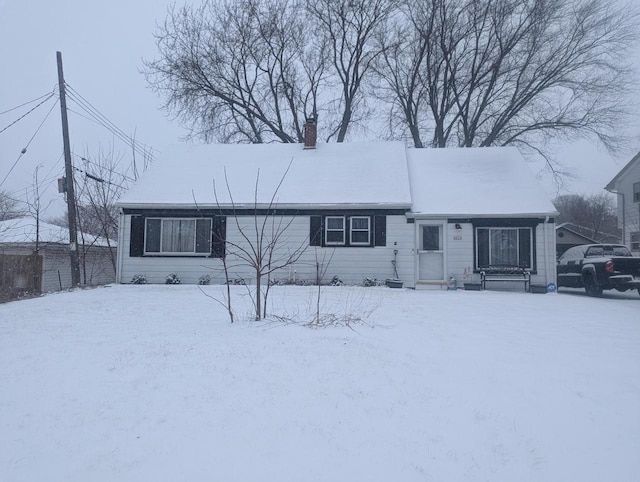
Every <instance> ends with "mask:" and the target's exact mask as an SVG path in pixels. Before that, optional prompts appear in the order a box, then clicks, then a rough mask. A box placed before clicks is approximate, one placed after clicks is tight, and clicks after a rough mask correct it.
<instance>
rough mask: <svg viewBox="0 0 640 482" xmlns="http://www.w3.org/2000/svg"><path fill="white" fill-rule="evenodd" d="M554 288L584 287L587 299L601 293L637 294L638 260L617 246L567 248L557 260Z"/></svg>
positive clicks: (627, 250)
mask: <svg viewBox="0 0 640 482" xmlns="http://www.w3.org/2000/svg"><path fill="white" fill-rule="evenodd" d="M557 269H558V271H557V275H558V287H560V286H566V287H569V288H584V289H585V290H586V292H587V294H588V295H589V296H601V295H602V291H603V290H611V289H616V290H618V291H627V290H633V289H637V290H638V293H639V294H640V258H637V257H634V256H633V255H632V254H631V252H630V251H629V249H628V248H627V247H626V246H624V245H620V244H585V245H581V246H574V247H573V248H569V249H568V250H567V251H565V253H564V254H563V255H562V256H560V259H558V267H557Z"/></svg>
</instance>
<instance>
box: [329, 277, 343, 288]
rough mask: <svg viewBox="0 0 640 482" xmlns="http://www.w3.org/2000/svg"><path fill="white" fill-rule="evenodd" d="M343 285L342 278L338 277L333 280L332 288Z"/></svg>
mask: <svg viewBox="0 0 640 482" xmlns="http://www.w3.org/2000/svg"><path fill="white" fill-rule="evenodd" d="M342 285H344V282H343V281H342V280H341V279H340V278H338V275H336V276H334V277H333V278H331V286H342Z"/></svg>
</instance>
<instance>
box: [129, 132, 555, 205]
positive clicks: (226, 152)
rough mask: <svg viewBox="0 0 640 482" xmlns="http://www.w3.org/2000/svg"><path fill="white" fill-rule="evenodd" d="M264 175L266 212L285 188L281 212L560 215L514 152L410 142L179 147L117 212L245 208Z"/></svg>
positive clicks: (261, 187) (156, 165)
mask: <svg viewBox="0 0 640 482" xmlns="http://www.w3.org/2000/svg"><path fill="white" fill-rule="evenodd" d="M289 164H291V165H290V168H289V171H288V172H287V168H288V167H289ZM258 173H259V181H258V197H257V201H258V202H257V204H258V205H266V204H269V202H270V201H271V197H272V196H273V194H274V192H275V191H276V189H277V186H278V183H280V181H282V184H281V186H280V187H279V190H278V194H277V196H276V199H275V200H274V202H275V203H276V204H277V205H278V206H280V207H286V206H294V207H300V206H311V207H314V206H323V207H327V206H335V207H398V208H407V209H408V208H411V212H412V213H413V214H415V215H416V216H429V215H434V216H435V215H437V216H464V217H466V216H508V215H516V216H517V215H532V214H533V215H540V214H544V215H546V214H551V215H553V214H555V213H556V209H555V207H554V206H553V204H552V203H551V201H550V200H549V198H548V196H547V195H546V193H545V192H544V191H543V190H542V188H541V187H540V184H539V183H538V181H537V179H536V178H535V176H534V175H533V173H532V172H531V171H530V170H529V168H528V166H527V164H526V162H525V160H524V159H523V157H522V155H521V154H520V153H519V151H518V150H517V149H516V148H515V147H482V148H447V149H429V148H425V149H411V148H409V149H407V148H406V147H405V146H404V144H403V143H401V142H366V143H364V142H361V143H332V144H323V143H320V144H318V146H317V148H316V149H303V147H302V144H182V145H176V146H174V147H172V148H170V149H168V150H166V151H165V152H164V153H163V155H162V156H161V157H160V159H158V160H157V161H155V162H154V163H153V164H152V165H151V166H150V167H149V169H148V171H147V172H146V173H145V174H144V175H143V176H142V178H141V180H140V181H138V183H137V184H136V185H135V186H133V187H132V188H131V189H130V190H129V191H128V192H127V193H126V194H125V195H123V196H122V198H121V199H120V201H119V203H118V204H119V205H120V206H123V207H176V208H180V207H192V206H193V205H194V204H198V205H199V206H201V207H207V206H216V205H217V204H220V205H221V206H228V205H230V204H231V202H232V199H231V197H230V196H229V191H230V192H231V195H232V196H233V203H234V204H235V205H236V206H238V207H241V206H253V205H254V197H255V187H256V186H255V185H256V178H257V176H258ZM285 173H286V176H285ZM225 175H226V179H227V180H228V183H229V191H228V190H227V186H226V181H225ZM283 176H284V179H283ZM214 182H215V191H214ZM216 193H217V201H216Z"/></svg>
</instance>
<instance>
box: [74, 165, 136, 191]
mask: <svg viewBox="0 0 640 482" xmlns="http://www.w3.org/2000/svg"><path fill="white" fill-rule="evenodd" d="M73 170H74V171H77V172H81V173H82V174H84V176H85V177H88V178H89V179H91V180H92V181H96V182H99V183H103V184H109V185H110V186H115V187H119V188H121V189H126V187H125V186H122V185H120V184H116V183H113V182H111V181H107V180H106V179H102V178H100V177H98V176H94V175H93V174H91V173H89V172H87V171H84V170H82V169H80V168H79V167H75V166H73Z"/></svg>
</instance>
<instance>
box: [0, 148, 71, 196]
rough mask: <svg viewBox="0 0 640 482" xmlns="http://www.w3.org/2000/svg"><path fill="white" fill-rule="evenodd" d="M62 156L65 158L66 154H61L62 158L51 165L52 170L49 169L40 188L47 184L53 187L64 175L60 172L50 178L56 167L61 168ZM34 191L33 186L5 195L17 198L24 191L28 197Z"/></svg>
mask: <svg viewBox="0 0 640 482" xmlns="http://www.w3.org/2000/svg"><path fill="white" fill-rule="evenodd" d="M62 156H64V154H60V156H59V157H58V160H57V161H55V163H54V164H52V165H51V168H50V169H49V171H48V172H47V174H46V175H45V176H44V179H43V180H42V181H40V182H39V183H38V186H40V187H41V186H43V185H44V184H46V183H49V184H48V185H51V183H52V182H53V181H55V180H57V179H58V178H59V177H60V176H61V175H63V174H64V172H60V170H59V172H58V174H56V175H54V176H52V177H49V176H51V173H52V172H53V170H54V169H55V168H56V167H58V168H60V166H59V165H58V163H59V162H60V160H61V159H62ZM62 171H64V169H62ZM33 190H34V188H33V186H27V187H22V188H20V189H16V190H15V191H9V192H6V193H5V194H8V195H9V196H15V195H18V194H20V193H22V192H23V191H24V193H25V196H28V195H29V191H33Z"/></svg>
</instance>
